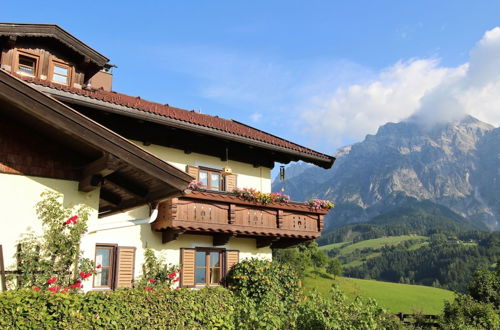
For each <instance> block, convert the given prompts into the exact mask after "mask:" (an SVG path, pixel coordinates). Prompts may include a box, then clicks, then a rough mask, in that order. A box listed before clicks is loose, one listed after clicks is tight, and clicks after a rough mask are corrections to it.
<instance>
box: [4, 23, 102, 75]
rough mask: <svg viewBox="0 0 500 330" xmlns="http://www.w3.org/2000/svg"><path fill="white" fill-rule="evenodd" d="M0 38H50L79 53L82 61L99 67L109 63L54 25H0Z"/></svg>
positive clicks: (99, 54)
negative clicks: (90, 62)
mask: <svg viewBox="0 0 500 330" xmlns="http://www.w3.org/2000/svg"><path fill="white" fill-rule="evenodd" d="M0 36H8V37H11V38H17V37H51V38H54V39H57V40H58V41H59V42H61V43H63V44H64V45H66V46H67V47H69V48H71V49H72V50H73V51H75V52H77V53H79V54H80V55H81V56H83V58H84V61H92V62H94V63H95V64H96V65H98V66H100V67H103V66H104V65H106V64H107V63H108V62H109V59H108V58H107V57H105V56H104V55H102V54H101V53H99V52H97V51H96V50H94V49H92V48H91V47H89V46H87V45H86V44H85V43H83V42H82V41H81V40H79V39H77V38H75V37H74V36H73V35H71V34H70V33H68V32H67V31H66V30H64V29H62V28H61V27H59V26H57V25H55V24H22V23H0Z"/></svg>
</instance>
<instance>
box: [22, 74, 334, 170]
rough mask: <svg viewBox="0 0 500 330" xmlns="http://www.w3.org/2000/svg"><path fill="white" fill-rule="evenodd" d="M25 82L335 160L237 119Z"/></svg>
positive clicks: (127, 97) (41, 82) (99, 92)
mask: <svg viewBox="0 0 500 330" xmlns="http://www.w3.org/2000/svg"><path fill="white" fill-rule="evenodd" d="M19 77H20V78H22V79H23V80H26V81H29V82H31V83H34V84H38V85H42V86H46V87H50V88H53V89H57V90H62V91H66V92H70V93H73V94H77V95H81V96H86V97H89V98H92V99H95V100H99V101H104V102H108V103H112V104H116V105H121V106H125V107H129V108H133V109H137V110H141V111H145V112H148V113H153V114H157V115H160V116H164V117H167V118H170V119H176V120H180V121H184V122H187V123H190V124H194V125H198V126H202V127H209V128H212V129H216V130H219V131H222V132H226V133H231V134H235V135H239V136H242V137H246V138H250V139H253V140H256V141H261V142H265V143H269V144H272V145H275V146H280V147H283V148H286V149H290V150H294V151H298V152H301V153H305V154H309V155H312V156H315V157H319V158H323V159H325V160H326V161H328V160H332V157H331V156H328V155H326V154H323V153H320V152H317V151H314V150H312V149H309V148H306V147H303V146H301V145H298V144H296V143H293V142H290V141H288V140H285V139H282V138H279V137H277V136H274V135H272V134H269V133H266V132H264V131H261V130H258V129H256V128H253V127H251V126H248V125H245V124H242V123H239V122H237V121H234V120H228V119H223V118H219V117H217V116H210V115H206V114H201V113H198V112H195V111H194V110H192V111H189V110H184V109H180V108H175V107H171V106H170V105H168V104H159V103H155V102H151V101H147V100H144V99H141V98H140V97H134V96H130V95H126V94H121V93H117V92H108V91H105V90H102V89H79V88H74V87H69V86H64V85H60V84H56V83H52V82H50V81H47V80H41V79H38V78H31V77H25V76H19Z"/></svg>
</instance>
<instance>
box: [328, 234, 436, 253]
mask: <svg viewBox="0 0 500 330" xmlns="http://www.w3.org/2000/svg"><path fill="white" fill-rule="evenodd" d="M416 239H428V237H425V236H411V235H403V236H390V237H381V238H375V239H369V240H366V241H361V242H357V243H354V244H351V245H347V246H346V247H344V248H342V246H343V245H344V244H346V242H343V243H334V244H328V245H323V246H320V247H319V249H320V250H322V251H325V252H326V251H328V250H331V249H334V248H340V254H341V255H344V254H348V253H351V252H352V251H354V250H356V249H364V248H373V249H379V248H381V247H383V246H386V245H397V244H399V243H401V242H404V241H409V240H416Z"/></svg>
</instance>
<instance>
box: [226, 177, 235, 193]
mask: <svg viewBox="0 0 500 330" xmlns="http://www.w3.org/2000/svg"><path fill="white" fill-rule="evenodd" d="M225 180H226V191H229V192H232V191H233V190H234V188H236V174H231V175H227V176H226V177H225Z"/></svg>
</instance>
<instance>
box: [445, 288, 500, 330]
mask: <svg viewBox="0 0 500 330" xmlns="http://www.w3.org/2000/svg"><path fill="white" fill-rule="evenodd" d="M442 326H443V328H445V329H499V328H500V313H499V310H498V309H495V307H494V306H493V304H492V303H483V302H478V301H476V300H474V298H472V297H471V296H469V295H466V294H458V295H457V297H456V298H455V300H454V301H453V302H451V303H450V302H448V301H446V302H445V306H444V313H443V317H442Z"/></svg>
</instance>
